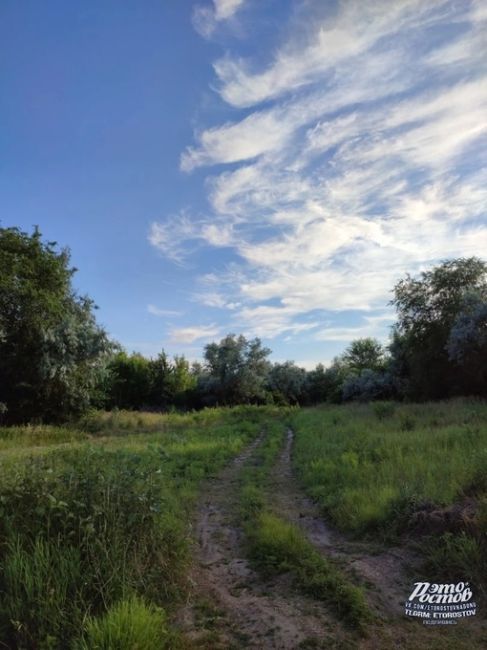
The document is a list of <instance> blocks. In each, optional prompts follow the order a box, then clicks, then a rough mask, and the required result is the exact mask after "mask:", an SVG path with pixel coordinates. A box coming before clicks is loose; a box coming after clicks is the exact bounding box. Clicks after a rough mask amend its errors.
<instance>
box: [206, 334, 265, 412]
mask: <svg viewBox="0 0 487 650" xmlns="http://www.w3.org/2000/svg"><path fill="white" fill-rule="evenodd" d="M270 352H271V351H270V350H269V349H268V348H264V347H262V343H261V341H260V340H259V339H258V338H255V339H253V340H251V341H248V340H247V339H246V338H245V337H244V336H235V335H234V334H229V335H228V336H226V337H225V338H224V339H222V340H221V341H220V343H210V344H208V345H207V346H206V347H205V361H206V369H207V372H208V375H207V378H206V381H205V382H204V386H202V389H203V391H204V392H205V393H206V395H207V398H206V399H207V401H209V402H213V403H215V402H216V403H220V404H239V403H263V402H264V401H265V380H266V377H267V374H268V371H269V368H270V364H269V361H268V360H267V357H268V356H269V354H270ZM203 379H204V378H203Z"/></svg>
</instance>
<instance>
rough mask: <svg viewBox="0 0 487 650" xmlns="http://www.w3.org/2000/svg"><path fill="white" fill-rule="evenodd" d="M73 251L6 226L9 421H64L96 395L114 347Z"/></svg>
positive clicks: (0, 358) (1, 386)
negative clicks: (77, 284) (76, 277)
mask: <svg viewBox="0 0 487 650" xmlns="http://www.w3.org/2000/svg"><path fill="white" fill-rule="evenodd" d="M74 273H75V269H74V268H71V267H70V255H69V251H68V250H66V249H63V250H60V251H59V250H57V245H56V243H55V242H46V243H44V242H43V241H42V237H41V234H40V232H39V230H38V229H35V230H34V232H33V233H32V234H31V235H29V234H28V233H25V232H22V231H20V230H19V229H18V228H0V402H2V403H3V404H5V405H6V406H5V408H6V412H7V418H8V420H10V421H14V422H18V421H26V420H32V419H39V420H42V419H62V418H64V417H66V416H67V415H70V414H75V413H78V412H81V411H82V410H83V409H84V408H86V406H87V405H88V403H89V402H90V399H92V397H93V394H94V391H95V387H96V385H97V384H98V383H99V381H100V376H101V373H103V371H104V360H105V357H106V355H107V354H108V352H109V351H110V349H111V345H110V343H109V340H108V337H107V335H106V333H105V332H104V330H103V329H102V328H101V327H100V326H99V325H97V323H96V320H95V316H94V304H93V302H92V301H91V300H90V299H89V298H88V297H86V296H78V295H77V294H76V292H75V291H74V290H73V288H72V284H71V280H72V276H73V274H74Z"/></svg>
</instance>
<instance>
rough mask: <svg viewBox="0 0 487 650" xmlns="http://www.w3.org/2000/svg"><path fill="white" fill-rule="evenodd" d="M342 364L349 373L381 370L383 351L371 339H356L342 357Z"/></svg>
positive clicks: (376, 342)
mask: <svg viewBox="0 0 487 650" xmlns="http://www.w3.org/2000/svg"><path fill="white" fill-rule="evenodd" d="M342 359H343V362H344V363H345V365H346V366H347V367H348V369H349V370H350V371H351V372H354V373H360V372H362V370H375V371H378V370H383V369H384V349H383V348H382V345H381V344H380V343H379V341H377V340H376V339H373V338H363V339H356V340H355V341H352V343H350V345H349V346H348V348H347V349H346V350H345V352H344V353H343V355H342Z"/></svg>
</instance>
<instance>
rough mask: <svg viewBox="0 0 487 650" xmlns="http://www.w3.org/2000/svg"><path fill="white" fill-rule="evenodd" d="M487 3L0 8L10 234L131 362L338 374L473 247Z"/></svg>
mask: <svg viewBox="0 0 487 650" xmlns="http://www.w3.org/2000/svg"><path fill="white" fill-rule="evenodd" d="M486 163H487V3H486V2H484V1H483V0H477V1H475V0H452V1H444V0H367V1H364V0H342V1H341V2H339V1H336V0H295V1H290V0H200V1H199V2H198V1H196V2H193V1H192V0H177V1H176V0H125V1H124V2H120V1H119V0H83V2H77V3H74V2H66V1H65V0H46V1H45V2H42V3H41V2H38V1H37V0H23V1H22V2H18V1H17V0H2V2H1V4H0V222H1V225H2V226H3V227H7V226H17V227H19V228H21V229H22V230H26V231H29V232H30V231H31V230H32V227H33V226H34V225H38V226H39V228H40V230H41V232H42V233H43V235H44V236H45V238H46V239H48V240H54V241H57V242H58V243H59V245H60V246H61V247H69V248H70V250H71V255H72V263H73V265H74V266H75V267H76V268H77V269H78V272H77V273H76V275H75V279H74V282H75V286H76V288H77V290H78V291H79V293H80V294H88V295H89V296H91V297H92V298H93V299H94V300H95V302H96V303H97V305H98V307H99V309H98V312H97V317H98V320H99V322H100V323H101V324H103V326H104V327H105V328H106V329H107V331H108V332H109V334H110V335H111V336H112V337H113V338H115V339H116V340H117V341H119V342H120V343H122V344H123V345H124V346H125V347H126V348H127V350H128V351H138V352H141V353H143V354H146V355H149V356H150V355H156V354H157V353H158V352H159V351H160V350H161V349H165V350H166V352H168V353H169V354H176V353H177V354H185V355H186V356H187V357H188V358H189V359H192V360H193V359H198V358H201V356H202V351H203V349H204V346H205V345H206V344H207V343H208V342H211V341H216V340H219V339H221V338H222V337H223V336H225V335H226V334H227V333H235V334H244V335H245V336H246V337H249V338H253V337H256V336H258V337H260V338H261V339H262V340H263V342H264V343H265V345H267V346H268V347H270V348H271V349H272V350H273V355H272V359H274V360H275V361H283V360H286V359H289V360H294V361H295V362H296V363H298V364H300V365H303V366H305V367H307V368H311V367H314V366H315V365H316V364H317V363H318V362H322V363H325V364H326V363H329V362H330V360H331V359H333V357H334V356H335V355H337V354H339V353H340V352H342V351H343V350H344V348H345V347H346V346H347V345H348V344H349V343H350V341H352V340H353V339H356V338H360V337H363V336H373V337H376V338H378V339H379V340H381V341H382V342H384V343H386V342H387V340H388V336H389V333H390V327H391V325H392V323H393V322H394V310H393V308H392V307H391V305H390V300H391V298H392V292H391V291H392V288H393V287H394V284H395V283H396V282H397V281H398V280H399V279H400V278H403V277H404V276H405V275H406V274H407V273H410V274H412V275H415V274H417V273H419V272H421V271H424V270H426V269H428V268H430V267H431V266H433V265H435V264H437V263H439V262H441V261H442V260H445V259H449V258H453V257H460V256H463V257H465V256H472V255H477V256H480V257H483V258H484V259H485V257H486V250H487V228H486V226H487V217H486V206H487V165H486Z"/></svg>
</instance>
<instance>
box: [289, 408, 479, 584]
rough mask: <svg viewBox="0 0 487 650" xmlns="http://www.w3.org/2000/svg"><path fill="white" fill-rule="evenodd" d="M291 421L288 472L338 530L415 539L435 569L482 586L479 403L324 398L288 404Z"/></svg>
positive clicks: (395, 539)
mask: <svg viewBox="0 0 487 650" xmlns="http://www.w3.org/2000/svg"><path fill="white" fill-rule="evenodd" d="M293 426H294V427H295V430H296V439H295V450H294V464H295V470H296V473H297V476H298V478H299V480H300V482H301V484H302V485H303V487H304V488H305V490H306V491H307V492H308V493H309V494H310V496H312V497H313V499H315V500H316V501H317V502H318V503H319V504H320V506H321V507H322V509H323V513H324V514H325V515H326V516H327V517H328V518H329V519H330V520H331V521H332V522H333V523H334V524H335V525H336V526H337V527H338V528H339V529H341V530H343V531H347V532H349V533H352V534H355V535H362V534H363V533H368V534H369V535H370V536H374V537H375V538H378V537H379V538H381V539H383V540H386V541H389V542H391V541H397V540H398V538H399V537H400V536H401V535H406V536H407V535H409V536H410V537H414V538H415V539H424V540H425V543H424V550H426V553H427V556H428V557H429V560H430V565H431V566H434V568H435V570H436V574H437V575H438V576H439V577H441V576H443V577H445V576H447V577H448V579H449V580H450V581H451V580H452V579H453V578H454V577H456V576H458V578H459V579H469V580H471V581H473V582H474V583H476V584H478V585H479V587H481V588H483V589H484V590H485V588H486V586H487V554H486V548H485V536H486V534H487V517H486V511H487V455H486V454H487V451H486V450H487V404H486V403H485V402H482V401H479V400H453V401H448V402H436V403H424V404H397V403H393V402H386V403H384V402H376V403H373V404H368V405H367V404H355V405H347V406H335V407H331V406H327V407H323V408H318V409H305V410H301V411H298V412H296V413H295V414H294V416H293ZM454 504H455V506H454ZM453 506H454V507H453ZM428 535H433V540H434V541H432V542H431V543H430V544H428V542H427V540H428Z"/></svg>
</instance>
